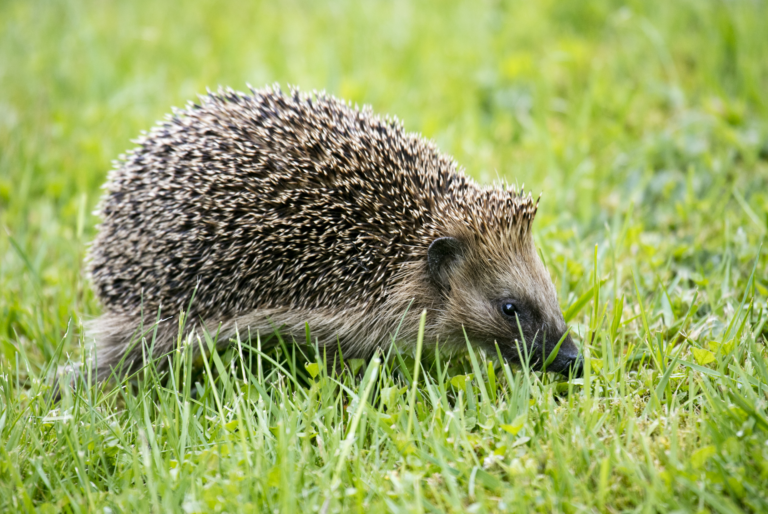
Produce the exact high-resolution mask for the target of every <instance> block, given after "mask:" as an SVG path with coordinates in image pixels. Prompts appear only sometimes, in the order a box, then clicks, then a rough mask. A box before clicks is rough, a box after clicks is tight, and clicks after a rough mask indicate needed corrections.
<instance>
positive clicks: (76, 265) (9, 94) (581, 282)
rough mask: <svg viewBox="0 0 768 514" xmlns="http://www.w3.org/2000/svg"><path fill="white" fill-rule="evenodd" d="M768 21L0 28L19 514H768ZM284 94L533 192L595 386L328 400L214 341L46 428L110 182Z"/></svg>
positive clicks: (29, 0) (13, 484) (78, 345)
mask: <svg viewBox="0 0 768 514" xmlns="http://www.w3.org/2000/svg"><path fill="white" fill-rule="evenodd" d="M767 20H768V4H766V2H764V1H761V0H732V1H708V0H706V1H705V0H681V1H678V2H669V1H666V0H643V1H639V0H637V1H627V2H614V1H608V0H595V1H586V0H547V1H542V2H521V1H517V2H514V1H506V0H495V1H491V0H488V1H486V0H481V1H466V2H450V3H449V2H438V1H432V2H430V1H426V0H425V1H415V2H406V1H400V0H392V1H388V2H385V1H370V2H353V1H345V0H338V1H331V2H322V3H321V2H311V1H301V0H293V1H288V2H261V3H259V2H227V3H225V2H216V1H194V2H186V3H183V4H176V3H173V4H172V3H171V2H162V1H149V0H133V1H130V2H118V1H112V0H109V1H106V0H105V1H100V2H81V1H63V0H48V1H41V0H23V1H21V0H4V1H2V2H0V511H2V512H34V511H37V512H43V513H49V512H97V511H98V512H105V513H108V512H157V513H160V512H175V511H179V512H188V513H190V512H253V511H265V512H266V511H269V512H305V513H310V512H323V513H325V512H342V511H343V512H358V511H362V512H366V513H373V512H381V511H392V512H414V513H416V512H418V513H421V512H507V511H509V512H543V513H550V512H567V513H571V512H573V513H575V512H663V513H668V512H722V513H726V512H727V513H730V512H766V511H768V412H767V410H768V409H767V407H768V352H767V351H766V342H767V341H766V340H767V339H768V303H767V300H768V257H766V254H767V253H768V249H765V248H762V249H761V245H762V242H763V240H764V239H765V236H766V233H767V232H768V96H767V95H766V92H767V91H768V31H766V28H765V26H766V21H767ZM271 83H280V84H282V85H283V86H284V87H287V86H288V85H298V86H300V87H301V88H302V89H304V90H312V89H317V90H326V91H328V92H330V93H332V94H334V95H337V96H339V97H342V98H344V99H347V100H351V101H353V102H355V103H357V104H359V105H362V104H370V105H372V106H373V108H374V109H375V110H376V111H377V112H379V113H382V114H391V115H396V116H397V117H398V118H400V119H401V120H403V121H404V123H405V126H406V128H407V129H408V130H410V131H415V132H421V133H422V134H424V135H425V136H426V137H428V138H430V139H432V140H434V141H435V142H436V143H437V145H438V146H439V147H440V148H441V149H442V150H443V151H444V152H446V153H448V154H451V155H453V156H454V157H455V158H456V159H457V160H458V162H459V163H460V164H461V165H462V166H463V167H464V168H465V169H466V171H467V173H468V174H470V175H472V176H473V177H474V178H476V179H477V180H478V181H479V182H481V183H490V182H492V181H493V180H495V179H497V178H503V179H506V180H509V181H510V182H516V183H518V184H521V185H522V184H525V185H526V189H532V190H533V191H534V193H538V192H539V191H542V192H543V195H542V201H541V205H540V208H539V214H538V216H537V219H536V222H535V224H534V234H535V237H536V241H537V244H538V246H539V248H540V251H541V254H542V256H543V258H544V260H545V262H546V264H547V266H548V268H549V270H550V273H551V275H552V278H553V280H554V282H555V284H556V287H557V289H558V292H559V295H560V302H561V306H562V308H563V311H564V313H565V316H566V319H567V320H568V321H569V323H570V325H571V326H573V331H574V334H575V335H576V336H577V337H576V340H577V341H578V344H579V345H580V346H581V347H582V350H583V353H584V355H585V364H586V369H585V372H586V373H585V376H584V378H583V379H574V380H571V381H570V382H568V381H566V379H564V378H563V377H559V376H556V375H554V374H544V375H542V374H541V373H538V372H532V371H529V370H527V369H520V368H516V367H510V366H509V365H508V364H506V363H505V362H500V361H499V360H498V359H497V358H496V356H495V355H485V354H483V353H480V352H468V353H467V354H466V355H458V356H453V357H452V358H450V359H449V358H448V356H440V355H439V354H438V355H431V354H430V355H429V356H428V357H425V358H424V359H422V361H421V364H420V365H417V363H416V361H415V360H414V355H413V354H412V353H408V352H403V353H402V354H394V353H393V354H391V355H389V359H388V360H386V361H383V362H380V361H378V360H376V361H372V362H370V363H363V362H352V363H351V366H350V370H351V369H356V370H357V373H356V374H355V375H353V374H352V372H351V371H348V372H346V373H345V374H343V375H342V376H329V375H328V373H327V372H326V368H325V367H324V366H323V365H322V363H320V361H319V360H318V356H317V355H316V354H315V352H314V350H313V349H312V347H311V345H309V346H307V345H306V344H305V345H304V346H303V347H300V346H297V345H294V344H291V343H292V342H291V341H285V343H286V344H285V345H284V346H282V345H281V346H280V347H279V348H278V349H277V350H272V351H270V352H266V353H262V352H259V351H258V347H259V344H261V343H262V342H263V341H262V339H261V337H262V336H263V337H264V338H266V337H268V335H266V334H264V335H260V337H258V338H257V337H256V336H255V335H251V337H246V335H242V337H241V339H240V340H238V341H237V342H236V344H235V345H234V346H233V348H232V349H231V350H229V351H227V352H225V353H222V354H217V353H215V352H211V351H210V348H211V346H212V343H213V341H212V340H211V339H210V337H209V335H207V334H201V335H200V338H199V339H195V340H193V341H190V343H191V344H194V345H196V347H198V348H201V349H202V351H203V354H204V356H205V357H204V358H199V359H197V360H196V361H194V362H193V358H192V352H191V351H190V350H189V349H186V350H184V351H179V352H178V354H177V356H176V359H175V362H174V366H173V367H172V368H171V371H170V373H166V374H165V375H162V376H161V374H160V373H158V372H157V370H156V369H155V368H154V367H152V366H148V367H146V368H145V369H144V370H142V371H141V372H140V373H139V376H138V377H137V379H136V380H134V381H132V382H130V383H127V384H124V387H117V388H114V387H107V388H102V387H100V386H99V385H98V384H94V383H91V384H89V385H85V386H79V387H78V388H77V389H76V390H69V389H64V391H63V393H64V394H63V398H62V400H61V402H60V403H54V402H52V400H51V383H52V381H51V377H52V375H53V373H54V371H55V369H56V367H57V366H59V365H63V364H66V363H67V362H68V361H82V360H83V359H85V358H87V354H88V349H87V345H86V342H85V341H83V340H82V338H81V326H82V323H83V322H84V321H87V320H88V319H92V318H93V317H95V316H97V315H98V313H99V309H100V307H99V305H98V303H97V301H96V300H95V298H94V296H93V293H92V292H91V290H90V287H89V283H88V279H87V277H86V276H85V274H84V264H83V261H84V257H85V254H86V251H87V248H88V241H90V240H91V239H92V238H93V237H94V234H95V232H96V224H97V223H98V217H97V216H96V215H94V214H92V212H93V211H94V209H95V208H96V206H97V204H98V199H99V195H100V185H101V184H102V183H103V182H104V180H105V177H106V173H107V172H108V170H109V169H110V167H111V166H112V164H111V161H112V160H113V159H116V158H117V157H118V156H119V155H120V154H121V153H122V152H124V151H126V150H128V149H130V148H131V147H132V143H131V140H132V139H134V138H136V137H137V136H138V135H139V134H140V133H141V131H142V130H146V129H149V128H150V127H151V126H152V125H153V123H155V122H156V121H157V120H159V119H162V118H163V116H164V115H165V114H166V113H168V112H170V111H171V108H172V106H180V107H181V106H184V105H185V104H186V102H188V101H190V100H192V101H194V100H195V99H196V95H197V94H199V93H204V92H205V91H206V88H211V89H215V88H217V87H218V86H219V85H223V86H231V87H233V88H235V89H240V90H245V89H246V88H247V84H251V85H253V86H254V87H261V86H263V85H265V84H271ZM190 286H191V287H194V284H191V285H190ZM214 336H215V335H214ZM307 338H308V339H309V340H310V341H311V327H309V333H308V337H307ZM426 343H428V342H425V344H426ZM358 368H359V369H358Z"/></svg>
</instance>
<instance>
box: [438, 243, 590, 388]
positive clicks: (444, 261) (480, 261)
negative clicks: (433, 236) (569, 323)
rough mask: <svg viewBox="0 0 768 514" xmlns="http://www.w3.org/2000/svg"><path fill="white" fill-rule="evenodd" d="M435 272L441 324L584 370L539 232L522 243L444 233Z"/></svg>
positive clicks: (506, 350)
mask: <svg viewBox="0 0 768 514" xmlns="http://www.w3.org/2000/svg"><path fill="white" fill-rule="evenodd" d="M428 269H429V274H430V277H431V278H432V281H433V282H434V284H435V286H436V287H437V289H438V290H439V294H440V298H441V305H440V309H439V310H438V311H439V314H438V320H437V324H438V330H439V331H442V332H445V333H451V334H453V335H454V337H455V338H456V337H458V338H460V339H463V331H466V333H467V336H468V337H469V340H470V342H472V343H474V344H480V345H483V346H484V347H485V348H486V350H489V351H491V352H492V354H495V353H496V349H495V346H496V344H498V346H499V349H500V350H501V352H502V355H503V356H504V357H505V358H506V359H507V360H509V361H512V362H521V361H525V360H527V361H528V362H529V363H530V365H531V366H532V367H533V368H534V369H541V368H542V366H543V365H544V363H545V362H546V361H547V359H548V358H549V357H550V356H551V355H552V351H553V350H554V348H555V347H556V346H557V345H558V343H559V342H560V341H561V339H562V343H561V344H560V349H559V351H558V353H557V355H556V356H555V357H554V359H551V360H550V362H549V363H548V364H547V369H548V370H551V371H558V372H560V373H563V374H565V375H568V374H569V373H571V374H573V375H576V376H581V358H580V356H579V352H578V348H577V347H576V345H575V344H574V342H573V340H572V339H571V336H570V334H569V333H567V332H568V331H567V327H566V325H565V320H564V319H563V314H562V312H561V310H560V306H559V304H558V301H557V294H556V292H555V286H554V284H552V280H551V279H550V277H549V273H548V272H547V270H546V267H545V266H544V264H543V263H542V262H541V259H540V258H539V255H538V253H537V251H536V248H535V246H534V244H533V239H532V238H531V237H530V236H527V237H526V239H525V242H524V243H523V244H521V245H520V244H518V245H511V244H504V241H491V242H488V241H487V240H485V238H479V237H474V238H461V239H458V238H453V237H443V238H439V239H437V240H435V241H434V242H433V243H432V244H431V245H430V247H429V251H428Z"/></svg>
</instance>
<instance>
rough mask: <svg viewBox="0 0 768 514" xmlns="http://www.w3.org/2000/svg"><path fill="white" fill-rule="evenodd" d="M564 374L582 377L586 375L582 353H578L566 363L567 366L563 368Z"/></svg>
mask: <svg viewBox="0 0 768 514" xmlns="http://www.w3.org/2000/svg"><path fill="white" fill-rule="evenodd" d="M563 375H566V376H568V375H570V376H571V377H573V378H581V377H583V376H584V359H583V358H582V357H581V355H577V356H576V357H574V358H573V359H572V360H571V362H569V363H568V364H566V368H565V369H564V370H563Z"/></svg>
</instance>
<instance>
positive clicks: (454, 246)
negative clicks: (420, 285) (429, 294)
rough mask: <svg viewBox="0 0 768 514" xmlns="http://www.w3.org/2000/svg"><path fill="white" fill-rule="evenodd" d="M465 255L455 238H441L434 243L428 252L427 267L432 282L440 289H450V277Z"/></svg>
mask: <svg viewBox="0 0 768 514" xmlns="http://www.w3.org/2000/svg"><path fill="white" fill-rule="evenodd" d="M463 253H464V248H463V246H462V244H461V243H460V242H459V240H458V239H456V238H455V237H439V238H437V239H435V240H434V241H432V244H431V245H429V249H428V250H427V266H428V267H429V276H430V277H431V278H432V280H434V281H435V283H436V284H438V285H439V286H440V287H443V288H445V289H448V288H449V287H450V282H449V280H448V277H450V274H451V271H452V270H453V268H454V267H455V265H456V264H457V263H458V262H459V261H460V260H461V258H462V255H463Z"/></svg>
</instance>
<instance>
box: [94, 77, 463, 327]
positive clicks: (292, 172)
mask: <svg viewBox="0 0 768 514" xmlns="http://www.w3.org/2000/svg"><path fill="white" fill-rule="evenodd" d="M467 187H474V186H473V184H472V183H471V182H469V181H468V180H467V179H466V178H465V177H464V175H463V174H457V173H456V172H455V165H454V163H453V162H452V161H451V160H450V159H448V158H446V157H444V156H442V155H441V154H439V153H438V152H437V150H436V149H435V148H434V147H433V146H432V145H431V144H429V143H427V142H425V141H424V140H422V139H420V138H418V137H416V136H414V135H409V134H406V133H405V132H404V130H403V129H402V127H401V126H400V125H399V124H397V123H396V122H393V121H388V120H381V119H379V118H377V117H375V116H374V115H373V114H371V112H370V111H368V110H362V111H360V110H356V109H352V108H351V107H349V106H347V105H346V104H344V103H342V102H340V101H338V100H336V99H334V98H332V97H327V96H323V95H318V96H311V97H310V96H302V95H300V94H299V93H298V92H297V91H293V92H292V93H291V94H290V95H286V94H283V93H281V92H280V91H279V90H278V89H266V90H261V91H253V94H252V95H244V94H241V93H235V92H232V91H225V92H219V93H218V94H209V95H208V96H206V97H204V98H203V99H202V102H201V104H200V105H195V106H190V107H189V108H188V109H187V110H185V111H179V112H177V113H176V114H175V115H174V117H173V118H171V119H170V120H168V121H166V122H164V123H163V124H161V125H159V126H157V127H156V128H155V129H153V130H152V131H151V132H150V133H149V134H147V135H145V136H144V137H143V138H142V139H141V141H140V146H139V147H138V148H137V149H136V150H134V151H132V152H130V153H129V154H128V155H127V157H126V158H125V159H124V161H123V162H121V164H120V165H119V167H118V168H117V169H115V170H114V171H113V172H112V173H111V175H110V180H109V183H108V184H107V186H106V190H107V193H106V195H105V197H104V198H103V201H102V205H101V214H102V218H103V222H102V224H101V227H100V231H99V234H98V236H97V238H96V240H95V242H94V244H93V247H92V249H91V252H90V271H91V275H92V279H93V284H94V288H95V291H96V294H97V296H98V297H99V298H100V300H101V301H102V304H103V306H104V308H105V310H107V311H110V312H114V313H121V314H126V315H133V316H135V315H137V314H139V313H140V311H141V309H142V305H143V309H144V312H145V313H152V314H151V316H152V317H154V316H155V315H156V311H157V308H158V307H159V306H160V305H162V308H163V310H164V311H165V312H166V313H168V314H176V313H178V311H179V310H180V309H182V308H186V305H187V302H188V301H189V298H190V295H191V294H192V292H193V290H194V289H195V287H197V293H196V299H195V302H194V309H193V311H194V312H193V313H196V314H198V315H201V314H204V315H205V316H206V317H216V316H219V317H222V318H226V317H231V316H234V315H237V314H239V313H243V312H248V311H249V310H252V309H256V308H268V307H301V308H319V307H329V306H343V305H346V304H348V303H353V304H355V305H356V306H360V305H361V304H365V303H370V302H376V301H378V300H379V299H380V296H381V294H382V292H383V291H384V290H385V289H386V286H387V284H388V281H389V280H391V278H392V276H393V274H394V273H395V272H396V271H397V269H398V268H399V267H400V265H401V264H402V263H403V262H406V261H408V260H412V259H414V258H415V257H416V256H418V255H421V253H423V252H424V251H425V248H424V244H423V242H425V241H429V240H431V239H432V237H433V235H434V234H436V221H435V211H439V210H440V207H439V206H440V202H443V201H444V198H445V196H446V194H447V193H448V192H449V191H455V190H461V189H464V188H467ZM148 315H149V314H148Z"/></svg>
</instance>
